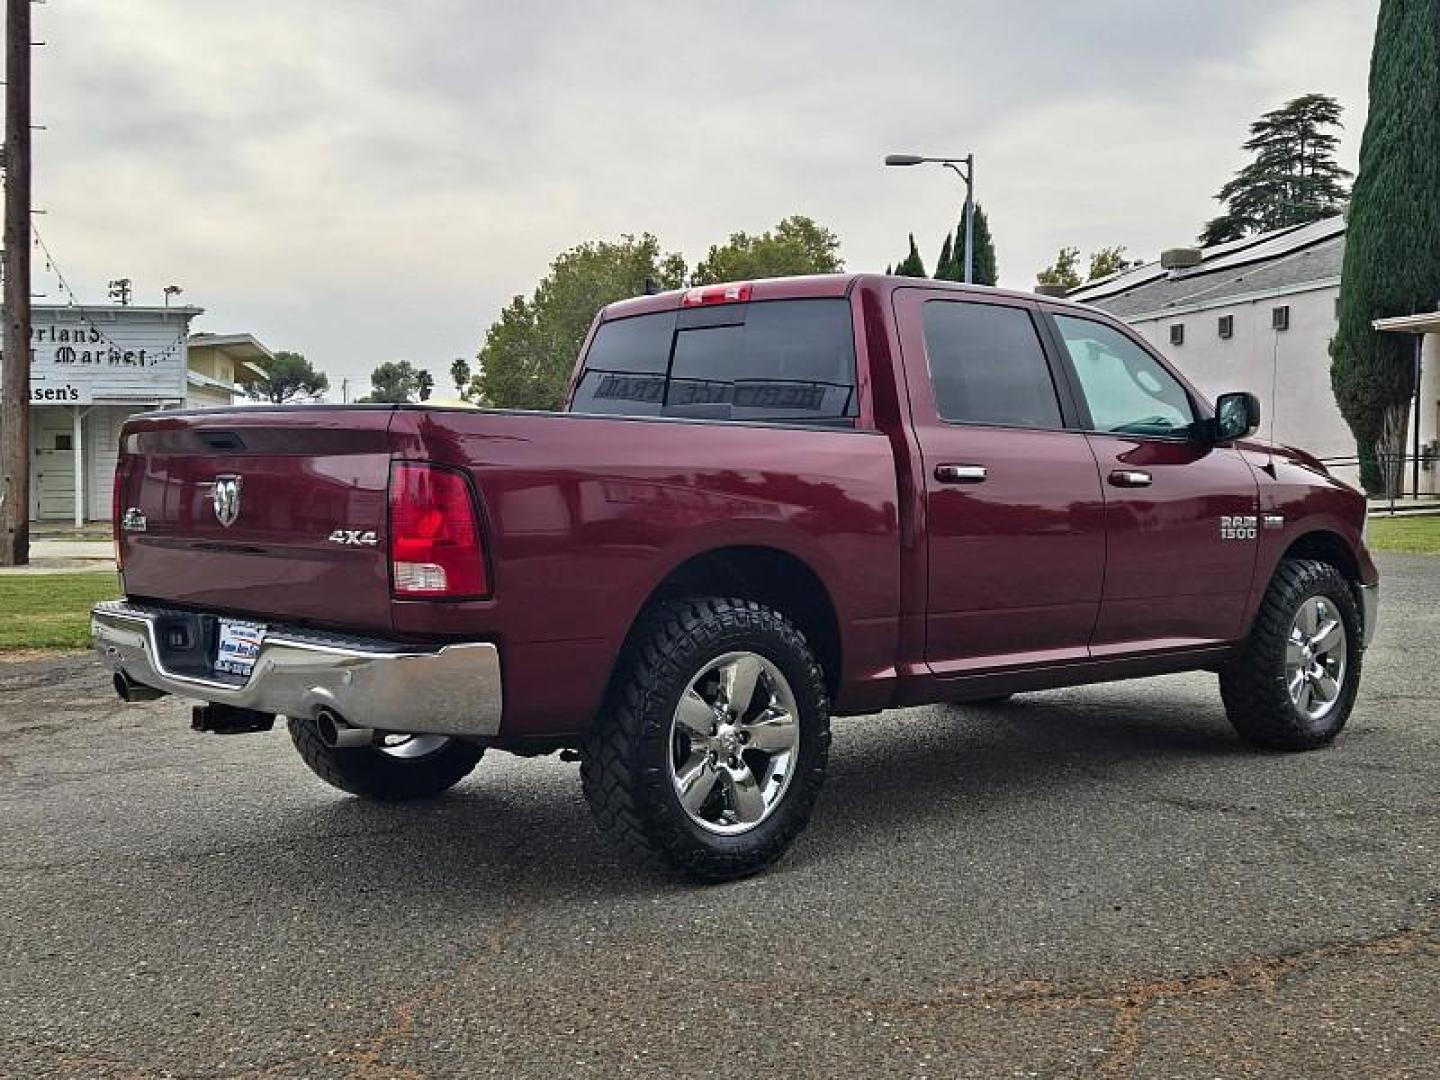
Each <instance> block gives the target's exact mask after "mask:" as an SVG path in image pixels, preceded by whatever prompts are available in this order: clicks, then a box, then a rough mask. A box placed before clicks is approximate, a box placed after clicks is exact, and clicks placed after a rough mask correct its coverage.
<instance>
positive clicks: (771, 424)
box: [93, 275, 1377, 878]
mask: <svg viewBox="0 0 1440 1080" xmlns="http://www.w3.org/2000/svg"><path fill="white" fill-rule="evenodd" d="M1257 423H1258V406H1257V405H1256V402H1255V399H1254V398H1253V397H1252V396H1250V395H1248V394H1243V393H1237V394H1227V395H1225V396H1224V397H1222V398H1221V399H1220V400H1219V402H1218V403H1216V405H1215V407H1214V408H1212V407H1211V405H1210V404H1208V403H1207V402H1205V401H1203V400H1202V399H1201V398H1200V396H1199V395H1198V394H1197V393H1196V392H1195V391H1194V390H1193V389H1192V388H1191V387H1190V386H1189V385H1188V384H1187V383H1186V382H1185V380H1183V379H1182V378H1181V377H1180V376H1179V375H1178V374H1177V373H1176V372H1175V371H1173V370H1172V369H1171V368H1170V366H1169V365H1168V364H1167V363H1166V362H1165V361H1164V360H1163V359H1162V358H1161V357H1159V356H1157V355H1156V354H1155V353H1153V352H1152V351H1151V350H1150V349H1149V348H1148V347H1147V346H1146V345H1145V344H1144V343H1143V342H1142V341H1141V340H1140V339H1139V338H1137V337H1136V336H1135V335H1134V334H1132V333H1131V332H1130V331H1129V330H1128V329H1127V328H1126V327H1125V326H1124V325H1122V324H1120V323H1117V322H1115V321H1114V320H1113V319H1110V318H1108V317H1107V316H1105V315H1103V314H1101V313H1099V312H1096V311H1093V310H1090V309H1088V308H1084V307H1080V306H1076V305H1073V304H1067V303H1064V302H1062V301H1054V300H1050V299H1046V298H1042V297H1036V296H1031V295H1028V294H1019V293H1008V292H1003V291H1000V290H995V289H986V288H968V287H961V286H954V285H949V284H946V283H940V282H931V281H918V280H914V279H901V278H888V277H879V276H872V275H859V276H826V277H814V278H794V279H779V280H773V281H757V282H754V283H751V284H737V285H727V286H718V287H713V288H704V289H694V290H690V291H688V292H671V293H665V294H661V295H658V296H647V297H642V298H637V299H634V300H627V301H624V302H621V303H617V304H612V305H611V306H610V307H608V308H606V309H605V310H604V311H603V312H601V314H600V316H599V317H598V318H597V319H596V321H595V325H594V327H593V329H592V331H591V333H590V336H589V338H588V340H587V342H586V345H585V349H584V351H583V354H582V357H581V361H580V363H579V365H578V367H577V370H576V374H575V378H574V381H573V385H572V389H571V395H570V407H569V412H568V413H567V414H563V415H553V414H542V413H524V412H498V411H484V410H475V409H460V408H440V407H424V406H347V407H335V406H316V407H309V408H284V409H253V408H244V409H229V410H216V411H202V412H178V413H176V412H171V413H155V414H150V415H149V416H147V417H144V418H141V419H137V420H135V421H132V422H131V423H129V424H127V425H126V427H125V430H124V433H123V436H122V447H121V457H120V464H119V471H118V477H117V483H116V486H115V492H116V502H115V510H116V538H117V542H118V548H119V555H120V558H121V560H122V565H123V574H124V586H125V593H126V599H125V600H124V601H123V602H119V603H111V604H102V605H100V606H99V607H97V608H96V609H95V612H94V618H93V628H94V634H95V642H96V648H97V650H98V651H99V653H100V655H101V656H102V657H103V658H104V660H105V662H106V663H107V664H108V666H109V667H110V668H111V669H113V671H114V672H115V683H116V687H117V689H118V691H119V693H120V694H121V695H122V696H123V697H125V698H126V699H130V700H135V699H149V698H154V697H158V696H159V695H160V694H162V693H169V694H176V695H182V696H185V697H189V698H195V699H199V700H200V701H201V702H202V703H203V704H201V705H198V706H197V707H196V709H195V713H194V721H193V723H194V726H195V727H197V728H199V729H201V730H208V731H216V732H239V731H259V730H266V729H268V728H270V727H271V726H272V725H273V723H274V720H275V718H276V716H283V717H285V718H286V719H287V721H288V724H289V729H290V734H291V737H292V738H293V739H294V742H295V745H296V746H297V747H298V748H299V750H300V753H301V755H302V756H303V757H304V759H305V761H306V762H307V764H309V765H310V767H311V768H312V769H313V770H314V771H315V772H316V773H317V774H319V775H320V776H321V777H322V778H323V779H325V780H327V781H329V782H330V783H331V784H333V785H335V786H336V787H339V788H342V789H344V790H346V791H349V792H353V793H355V794H357V795H362V796H368V797H371V798H377V799H395V800H399V799H409V798H416V797H421V796H426V795H432V794H434V793H436V792H439V791H442V790H444V789H446V788H448V787H449V786H451V785H452V784H454V783H456V782H457V781H458V780H460V779H461V778H462V777H463V776H465V775H466V774H467V773H468V772H470V770H471V769H472V768H474V766H475V764H476V762H477V761H478V760H479V759H480V756H481V754H482V753H483V752H484V751H485V750H486V749H498V750H508V751H512V752H515V753H520V754H534V753H548V752H553V751H556V750H565V751H573V750H577V749H578V751H579V757H580V760H581V776H582V778H583V782H584V788H585V793H586V796H587V797H588V799H589V802H590V805H591V806H592V808H593V810H594V813H595V816H596V818H597V819H598V820H599V822H600V824H601V825H602V826H603V827H604V829H605V831H607V832H608V833H609V834H610V835H611V836H613V837H614V838H616V839H618V840H619V841H620V842H621V843H622V844H623V845H624V846H626V847H627V848H628V849H629V850H631V851H634V852H635V853H637V854H639V855H644V856H653V857H658V858H659V859H660V860H662V861H664V862H668V863H669V864H671V865H673V866H676V867H678V868H680V869H682V870H684V871H687V872H689V873H691V874H694V875H696V876H700V877H707V878H724V877H731V876H736V875H740V874H744V873H748V872H751V871H754V870H756V869H757V868H759V867H761V866H763V865H765V864H766V863H767V862H769V861H770V860H771V859H773V858H775V857H776V856H777V855H779V854H780V852H782V851H783V850H784V849H785V847H786V845H787V844H789V842H790V841H791V840H792V839H793V838H794V837H795V835H796V834H797V833H798V832H799V831H800V829H801V828H802V827H803V826H804V824H805V822H806V820H807V819H808V817H809V815H810V812H811V809H812V807H813V805H814V803H815V799H816V796H817V795H818V793H819V790H820V786H821V781H822V778H823V776H824V773H825V763H826V754H827V749H828V746H829V740H830V731H829V723H830V716H831V715H832V714H854V713H868V712H875V711H877V710H880V709H887V708H893V707H897V706H904V705H914V704H919V703H925V702H935V701H982V700H992V699H998V698H1003V697H1005V696H1007V695H1010V694H1013V693H1017V692H1023V691H1027V690H1038V689H1044V688H1047V687H1057V686H1067V685H1072V684H1076V683H1085V682H1095V681H1101V680H1108V679H1123V678H1131V677H1135V676H1145V675H1155V674H1159V673H1162V672H1173V671H1184V670H1190V669H1205V670H1211V671H1216V672H1218V673H1219V676H1220V691H1221V694H1222V696H1223V698H1224V702H1225V708H1226V710H1227V712H1228V713H1229V716H1230V718H1231V720H1232V721H1233V722H1234V725H1235V727H1236V728H1237V729H1238V731H1239V732H1240V734H1241V735H1242V736H1244V737H1245V738H1246V739H1248V740H1250V741H1251V742H1253V743H1257V744H1259V745H1261V746H1266V747H1272V748H1283V749H1306V748H1310V747H1314V746H1319V745H1321V744H1323V743H1326V742H1328V741H1329V740H1330V739H1332V738H1334V737H1335V735H1336V734H1337V733H1338V732H1339V731H1340V729H1341V727H1342V726H1343V725H1344V723H1345V720H1346V718H1347V716H1348V714H1349V712H1350V709H1351V706H1352V703H1353V702H1354V699H1355V692H1356V688H1357V684H1358V682H1359V678H1360V665H1361V658H1362V654H1363V650H1364V648H1365V645H1366V643H1367V642H1368V640H1369V638H1370V635H1371V634H1372V632H1373V630H1374V626H1375V608H1376V596H1377V591H1376V586H1377V579H1376V571H1375V566H1374V564H1373V563H1372V561H1371V559H1370V556H1369V554H1368V553H1367V551H1366V548H1365V543H1364V539H1363V526H1364V521H1365V505H1364V501H1363V499H1362V498H1361V496H1360V495H1359V494H1357V493H1356V492H1355V491H1353V490H1351V489H1350V488H1348V487H1346V486H1345V485H1343V484H1341V483H1339V482H1338V481H1336V480H1334V479H1332V478H1331V477H1330V476H1328V475H1327V474H1326V472H1325V470H1324V468H1323V467H1322V466H1321V465H1320V463H1319V462H1317V461H1316V460H1315V459H1313V458H1312V457H1310V456H1309V455H1307V454H1305V453H1303V452H1301V451H1298V450H1294V449H1290V448H1286V447H1271V446H1267V445H1264V444H1262V443H1260V442H1256V441H1252V440H1251V438H1250V437H1251V436H1252V435H1253V433H1254V431H1255V429H1256V426H1257ZM997 720H999V721H1000V722H1003V715H1002V716H1000V717H997Z"/></svg>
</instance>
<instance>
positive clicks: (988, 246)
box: [960, 203, 1000, 285]
mask: <svg viewBox="0 0 1440 1080" xmlns="http://www.w3.org/2000/svg"><path fill="white" fill-rule="evenodd" d="M972 240H973V243H974V246H975V273H974V275H973V276H974V280H975V284H976V285H996V284H998V283H999V281H1000V264H999V263H998V262H997V261H996V260H995V241H994V239H993V238H992V237H991V236H990V219H989V218H987V217H986V216H985V208H984V207H982V206H981V205H980V204H979V203H976V204H975V227H974V230H973V236H972ZM960 243H961V245H962V247H961V248H960V251H961V257H962V258H963V257H964V251H965V248H964V247H963V245H964V243H965V223H964V222H963V221H962V222H961V223H960ZM960 276H961V277H962V278H963V277H964V276H965V271H964V267H961V271H960Z"/></svg>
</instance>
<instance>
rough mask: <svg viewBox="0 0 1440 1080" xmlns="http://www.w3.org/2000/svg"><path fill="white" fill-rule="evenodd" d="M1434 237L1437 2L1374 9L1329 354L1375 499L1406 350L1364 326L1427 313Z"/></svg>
mask: <svg viewBox="0 0 1440 1080" xmlns="http://www.w3.org/2000/svg"><path fill="white" fill-rule="evenodd" d="M1437 237H1440V0H1381V4H1380V17H1379V21H1378V24H1377V26H1376V31H1375V48H1374V52H1373V53H1372V54H1371V57H1370V114H1369V116H1368V118H1367V119H1366V121H1365V135H1364V138H1363V140H1362V141H1361V144H1360V172H1359V175H1358V176H1357V177H1356V178H1355V190H1354V194H1353V197H1352V199H1351V203H1350V217H1349V225H1348V227H1347V229H1346V240H1345V262H1344V267H1343V269H1342V272H1341V284H1340V328H1339V332H1338V333H1337V334H1336V337H1335V340H1334V341H1333V342H1332V343H1331V350H1330V351H1331V357H1332V360H1331V365H1330V381H1331V385H1332V386H1333V387H1334V390H1335V400H1336V401H1337V402H1338V403H1339V406H1340V412H1341V414H1342V415H1343V416H1344V417H1345V420H1346V422H1347V423H1348V424H1349V425H1350V430H1351V431H1352V432H1353V433H1354V435H1355V442H1356V450H1357V452H1358V454H1359V457H1360V468H1361V473H1360V478H1361V483H1362V484H1364V486H1365V488H1366V489H1367V490H1368V491H1371V492H1379V491H1382V490H1384V488H1385V476H1384V473H1383V472H1382V470H1381V467H1380V461H1379V458H1378V455H1377V452H1378V451H1384V452H1386V453H1390V454H1398V453H1401V452H1402V451H1403V448H1404V440H1405V428H1406V424H1407V420H1408V416H1409V407H1410V396H1411V394H1412V393H1413V392H1414V368H1413V361H1412V359H1411V357H1412V353H1411V349H1413V347H1414V345H1413V343H1412V342H1411V341H1410V340H1409V339H1408V338H1407V337H1406V336H1405V335H1401V334H1381V333H1377V332H1376V331H1374V330H1373V329H1371V326H1370V323H1371V320H1373V319H1378V318H1384V317H1386V316H1392V315H1407V314H1411V313H1413V312H1419V311H1430V310H1433V309H1434V308H1435V306H1436V303H1437V301H1440V243H1437V241H1436V238H1437ZM1397 471H1398V468H1397ZM1395 478H1398V477H1394V476H1393V474H1392V479H1395Z"/></svg>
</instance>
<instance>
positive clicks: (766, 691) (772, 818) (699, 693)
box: [580, 599, 830, 881]
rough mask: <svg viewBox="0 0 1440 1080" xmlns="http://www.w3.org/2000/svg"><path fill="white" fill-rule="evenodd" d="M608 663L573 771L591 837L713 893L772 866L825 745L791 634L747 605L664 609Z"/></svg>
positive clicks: (826, 734)
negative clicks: (599, 705)
mask: <svg viewBox="0 0 1440 1080" xmlns="http://www.w3.org/2000/svg"><path fill="white" fill-rule="evenodd" d="M621 665H622V667H621V670H620V671H619V672H618V674H617V677H616V681H615V685H614V687H613V688H612V692H611V694H610V698H609V701H608V704H607V708H606V710H605V713H604V715H602V717H601V718H600V719H599V721H598V722H597V724H596V728H595V730H594V732H593V733H592V734H591V736H590V738H589V739H588V740H587V742H586V746H585V751H584V757H583V759H582V764H581V769H580V775H581V778H582V780H583V782H584V788H585V796H586V799H587V801H588V802H589V804H590V809H591V812H592V813H593V814H594V816H595V819H596V821H597V822H598V823H599V824H600V826H601V828H602V829H603V830H604V832H605V833H606V834H607V835H608V836H609V837H610V838H611V840H613V841H614V842H615V843H617V844H618V846H619V847H620V848H621V849H622V850H624V851H626V852H627V853H628V854H631V855H633V856H635V857H637V858H639V859H641V860H642V861H646V862H656V861H658V862H660V863H662V864H666V865H668V866H670V867H672V868H675V869H678V870H680V871H681V872H683V873H686V874H688V875H690V876H692V877H697V878H702V879H706V880H712V881H720V880H725V879H728V878H736V877H743V876H745V875H747V874H752V873H754V872H755V871H757V870H760V869H761V868H763V867H764V866H766V865H768V864H769V863H771V862H773V861H774V860H775V859H777V858H779V857H780V855H781V854H782V853H783V852H784V851H785V849H786V847H788V846H789V844H790V842H791V841H792V840H793V839H794V838H795V836H796V835H797V834H798V833H799V832H800V830H801V829H803V828H804V827H805V824H806V822H807V821H808V820H809V818H810V812H811V809H812V808H813V807H814V804H815V799H816V797H817V796H818V795H819V793H820V787H821V784H822V782H823V781H824V776H825V764H826V760H827V757H828V754H829V745H830V723H829V711H828V710H829V706H828V702H827V698H826V693H825V682H824V678H823V676H822V675H821V671H820V667H819V665H818V664H817V663H816V661H815V658H814V656H813V655H812V654H811V652H810V649H809V647H808V646H807V645H806V643H805V639H804V637H803V636H802V635H801V633H800V631H799V630H798V629H797V628H796V627H795V626H794V625H793V624H792V623H791V622H790V621H789V620H787V619H786V618H785V617H784V616H783V615H780V614H779V613H778V612H775V611H772V610H771V609H769V608H766V607H762V606H761V605H759V604H756V603H753V602H751V601H746V600H728V599H707V600H695V601H689V602H684V603H677V604H668V605H665V606H663V607H661V608H659V609H657V610H656V611H655V612H653V613H652V614H651V615H650V616H649V617H648V619H647V623H646V625H645V627H644V628H643V629H642V630H641V631H640V633H639V634H638V635H637V638H636V641H635V642H634V644H633V645H632V646H631V648H630V649H629V650H628V651H627V654H626V656H625V657H623V658H622V661H621Z"/></svg>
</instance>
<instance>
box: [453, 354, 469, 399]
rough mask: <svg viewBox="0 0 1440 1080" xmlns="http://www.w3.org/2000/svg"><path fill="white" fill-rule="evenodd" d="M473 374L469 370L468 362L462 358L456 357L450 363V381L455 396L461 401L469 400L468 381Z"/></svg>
mask: <svg viewBox="0 0 1440 1080" xmlns="http://www.w3.org/2000/svg"><path fill="white" fill-rule="evenodd" d="M472 378H474V373H473V372H472V371H471V370H470V361H468V360H466V359H465V358H464V357H463V356H457V357H455V359H454V360H451V361H450V379H451V381H452V382H453V383H454V384H455V394H456V396H457V397H459V398H460V400H461V401H469V400H470V380H471V379H472Z"/></svg>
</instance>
